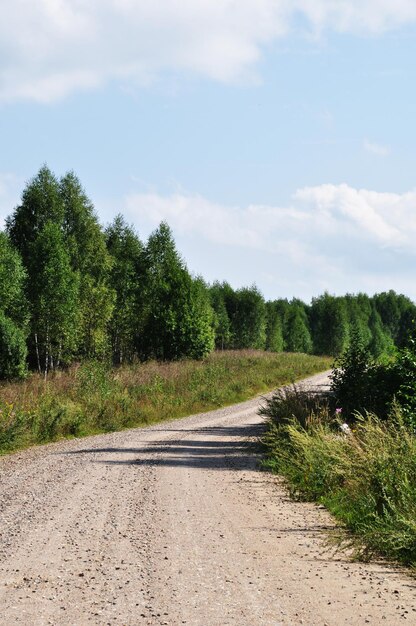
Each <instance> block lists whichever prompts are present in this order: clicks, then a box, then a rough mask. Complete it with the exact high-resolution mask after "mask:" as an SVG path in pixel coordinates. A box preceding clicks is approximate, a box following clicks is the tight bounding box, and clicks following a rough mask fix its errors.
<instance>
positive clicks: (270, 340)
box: [266, 302, 284, 352]
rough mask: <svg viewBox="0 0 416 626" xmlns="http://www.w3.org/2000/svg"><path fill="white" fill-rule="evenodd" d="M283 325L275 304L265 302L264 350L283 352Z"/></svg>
mask: <svg viewBox="0 0 416 626" xmlns="http://www.w3.org/2000/svg"><path fill="white" fill-rule="evenodd" d="M283 345H284V344H283V324H282V317H281V315H280V311H279V309H278V307H277V306H276V303H275V302H266V350H270V351H271V352H283Z"/></svg>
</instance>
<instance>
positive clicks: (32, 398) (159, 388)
mask: <svg viewBox="0 0 416 626" xmlns="http://www.w3.org/2000/svg"><path fill="white" fill-rule="evenodd" d="M330 364H331V360H330V359H329V358H327V357H316V356H311V355H306V354H291V353H281V354H276V353H270V352H264V351H257V350H235V351H232V350H229V351H217V352H213V353H211V354H210V355H208V356H207V357H206V358H205V359H202V360H181V361H175V362H161V363H158V362H155V361H149V362H146V363H136V364H133V365H128V366H127V365H126V366H122V367H117V368H111V367H109V366H107V365H106V364H105V363H103V362H96V361H89V362H84V363H82V364H80V365H73V366H71V367H70V368H69V369H68V370H64V371H62V370H61V371H60V370H58V371H56V372H54V373H52V374H50V375H49V376H48V377H47V378H46V379H45V377H44V376H41V375H39V374H31V375H30V376H29V377H28V378H27V379H26V380H24V381H20V382H14V383H11V382H3V383H1V385H0V453H3V454H4V453H7V452H11V451H13V450H16V449H19V448H22V447H27V446H31V445H34V444H41V443H47V442H49V441H54V440H57V439H60V438H64V437H83V436H87V435H92V434H97V433H102V432H111V431H116V430H122V429H125V428H133V427H137V426H146V425H148V424H152V423H155V422H159V421H162V420H168V419H173V418H178V417H182V416H185V415H190V414H193V413H198V412H202V411H208V410H210V409H215V408H218V407H221V406H225V405H229V404H233V403H235V402H240V401H243V400H247V399H248V398H252V397H253V396H255V395H257V394H260V393H264V392H266V391H270V390H272V389H275V388H277V387H279V386H281V385H284V384H287V383H292V382H294V381H295V380H299V379H301V378H304V377H306V376H309V375H312V374H314V373H316V372H319V371H322V370H325V369H328V368H329V367H330Z"/></svg>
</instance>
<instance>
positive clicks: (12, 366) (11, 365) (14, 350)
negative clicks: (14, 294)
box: [0, 311, 27, 380]
mask: <svg viewBox="0 0 416 626" xmlns="http://www.w3.org/2000/svg"><path fill="white" fill-rule="evenodd" d="M26 356H27V348H26V342H25V336H24V333H23V332H22V330H21V329H20V328H18V327H17V326H16V324H15V323H14V322H12V320H10V319H9V318H8V317H6V316H5V315H4V313H2V312H1V311H0V378H4V379H6V380H11V379H13V378H23V377H24V376H25V375H26Z"/></svg>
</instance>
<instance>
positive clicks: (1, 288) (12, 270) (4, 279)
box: [0, 232, 27, 329]
mask: <svg viewBox="0 0 416 626" xmlns="http://www.w3.org/2000/svg"><path fill="white" fill-rule="evenodd" d="M25 281H26V271H25V268H24V267H23V263H22V260H21V257H20V254H19V252H18V251H17V250H16V249H15V248H14V247H13V246H12V245H11V243H10V240H9V238H8V236H7V235H6V233H2V232H0V310H1V311H2V312H3V313H4V314H5V315H6V316H7V317H8V318H9V319H11V320H12V321H13V322H14V323H16V324H17V325H18V326H20V327H22V329H23V327H24V326H25V325H26V323H27V302H26V298H25V294H24V287H25Z"/></svg>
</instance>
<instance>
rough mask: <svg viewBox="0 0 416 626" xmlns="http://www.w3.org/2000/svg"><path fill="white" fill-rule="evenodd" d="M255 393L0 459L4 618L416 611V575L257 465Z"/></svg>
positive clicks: (246, 618)
mask: <svg viewBox="0 0 416 626" xmlns="http://www.w3.org/2000/svg"><path fill="white" fill-rule="evenodd" d="M309 380H310V381H311V382H310V384H314V385H316V384H324V383H325V377H324V376H322V375H318V376H316V377H313V378H312V379H309ZM258 405H259V399H256V400H251V401H249V402H244V403H241V404H238V405H235V406H232V407H228V408H225V409H221V410H217V411H212V412H210V413H205V414H200V415H195V416H191V417H188V418H184V419H180V420H176V421H170V422H162V423H160V424H158V425H155V426H152V427H150V428H142V429H134V430H129V431H124V432H121V433H115V434H109V435H99V436H96V437H89V438H86V439H78V440H72V441H64V442H59V443H56V444H51V445H47V446H43V447H39V448H32V449H30V450H26V451H24V452H21V453H17V454H14V455H12V456H9V457H4V458H2V459H0V624H1V625H3V624H4V625H7V626H9V625H11V624H24V625H33V626H36V625H39V626H43V625H46V624H59V625H68V626H69V625H70V626H74V625H78V624H80V625H84V624H94V625H105V624H111V625H113V624H117V625H123V626H124V625H136V624H137V625H142V624H143V625H149V626H150V625H151V626H154V625H161V624H167V625H170V626H176V625H180V624H187V625H188V626H199V625H201V626H226V625H229V624H233V625H239V626H248V625H250V626H259V625H265V626H278V625H284V626H287V625H292V624H293V625H297V624H305V625H308V626H314V625H316V626H318V625H319V626H323V625H325V624H327V625H328V626H332V625H333V626H335V625H336V626H339V625H342V624H348V625H354V624H357V625H358V624H360V625H361V624H377V625H380V624H386V625H395V624H402V623H403V624H404V623H406V622H407V623H409V624H411V623H412V624H414V623H416V598H415V595H416V594H415V590H416V587H415V582H414V580H412V579H411V578H410V577H408V576H406V575H405V574H404V573H403V572H401V571H400V570H399V569H397V568H393V567H389V566H386V565H384V564H380V563H376V564H371V565H367V564H359V563H350V562H349V561H348V559H347V558H346V557H345V556H340V555H337V556H336V557H334V556H333V555H331V554H329V553H328V552H326V551H325V549H324V546H325V543H324V542H325V536H326V535H325V532H326V530H327V529H328V528H331V527H333V522H332V521H331V518H330V516H329V515H328V514H327V512H326V511H325V510H323V509H322V508H321V507H317V506H315V505H312V504H304V503H297V502H292V501H290V500H289V499H288V497H287V495H286V493H285V491H284V488H283V487H282V485H281V483H280V482H279V480H278V479H277V478H276V477H273V476H271V475H269V474H267V473H264V472H260V471H259V470H258V469H257V457H256V455H255V454H254V453H253V450H252V449H250V446H249V445H248V444H247V442H248V441H250V440H252V438H253V437H256V436H257V435H258V434H259V432H260V431H261V427H262V419H261V418H260V417H259V416H258V415H257V409H258Z"/></svg>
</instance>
